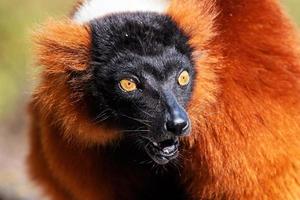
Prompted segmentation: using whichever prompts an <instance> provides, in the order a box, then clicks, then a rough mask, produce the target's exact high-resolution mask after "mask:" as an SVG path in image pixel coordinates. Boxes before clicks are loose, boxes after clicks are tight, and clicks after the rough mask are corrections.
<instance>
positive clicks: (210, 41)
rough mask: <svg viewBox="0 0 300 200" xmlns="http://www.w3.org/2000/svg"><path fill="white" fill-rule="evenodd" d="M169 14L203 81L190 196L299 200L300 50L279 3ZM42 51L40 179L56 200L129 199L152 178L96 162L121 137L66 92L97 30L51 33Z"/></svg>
mask: <svg viewBox="0 0 300 200" xmlns="http://www.w3.org/2000/svg"><path fill="white" fill-rule="evenodd" d="M168 14H169V15H171V16H172V18H173V19H174V20H175V21H176V22H177V23H178V25H179V26H180V27H181V28H182V29H183V30H184V31H185V32H186V33H187V34H189V35H190V36H191V39H190V44H191V45H192V46H193V47H194V49H195V52H194V58H195V61H196V69H197V72H198V73H197V77H196V79H197V81H196V86H195V89H194V93H193V97H192V100H191V102H190V105H189V114H190V117H191V119H192V127H193V129H192V135H191V136H190V137H189V138H188V139H187V140H186V141H184V142H185V144H186V145H185V149H184V154H185V155H184V158H186V159H185V162H184V173H183V174H182V178H183V180H182V181H183V183H184V184H185V186H186V188H187V190H188V192H189V194H190V195H191V196H192V197H193V199H199V200H200V199H233V200H236V199H241V200H243V199H245V200H246V199H248V200H249V199H251V200H252V199H255V200H260V199H268V200H269V199H272V200H296V199H300V54H299V53H300V52H299V42H298V38H297V36H296V33H295V30H294V28H293V25H292V24H291V23H290V22H289V20H288V19H287V18H286V16H285V14H284V13H283V12H282V10H281V9H280V6H279V5H278V3H277V1H275V0H173V1H172V3H171V6H170V8H169V10H168ZM37 44H38V55H39V60H40V64H41V65H43V66H45V70H44V71H43V74H42V82H41V84H40V86H39V87H38V89H37V91H36V93H35V94H34V100H33V103H32V104H31V114H32V126H31V127H32V128H31V154H30V156H29V163H30V170H31V174H32V176H33V177H34V178H35V179H36V180H37V181H39V182H40V183H41V184H43V185H44V187H45V188H46V191H47V193H48V194H49V195H51V196H52V197H53V199H59V200H66V199H80V200H82V199H84V200H85V199H86V200H96V199H103V200H112V199H115V196H114V195H115V192H116V191H119V192H120V193H122V194H123V196H124V199H130V196H131V195H132V193H131V192H134V191H131V190H130V187H133V186H137V185H142V183H143V174H140V173H139V172H135V173H134V174H133V173H132V172H131V171H130V169H123V170H118V169H116V166H109V162H107V160H105V158H101V157H99V155H98V154H96V152H95V145H99V147H97V148H96V149H97V151H101V146H103V145H105V144H107V143H108V142H109V143H111V142H113V141H118V139H119V136H118V134H117V133H116V131H115V130H107V129H106V128H105V127H96V126H94V125H93V124H91V123H90V122H89V121H88V119H87V117H85V116H86V114H85V111H84V110H85V109H84V108H85V105H84V102H80V100H79V102H73V100H74V99H80V95H81V94H80V89H79V90H78V93H76V94H75V95H76V96H75V97H74V96H72V95H70V94H71V92H70V88H69V87H68V85H69V84H67V83H66V80H67V76H68V74H69V73H70V72H71V71H72V70H85V69H86V68H87V67H88V62H89V49H90V36H89V28H88V27H87V26H83V25H76V24H73V23H72V22H70V21H65V22H61V23H50V25H48V26H46V28H45V31H43V32H41V33H40V34H38V37H37ZM88 79H89V77H86V80H88ZM83 81H84V80H83ZM77 84H79V85H78V86H79V88H80V83H77ZM72 94H73V93H72ZM99 132H102V133H103V134H97V133H99ZM107 163H108V164H107ZM116 178H117V179H118V180H119V181H120V180H123V181H121V182H118V184H117V185H116V181H115V180H116ZM128 182H130V184H128Z"/></svg>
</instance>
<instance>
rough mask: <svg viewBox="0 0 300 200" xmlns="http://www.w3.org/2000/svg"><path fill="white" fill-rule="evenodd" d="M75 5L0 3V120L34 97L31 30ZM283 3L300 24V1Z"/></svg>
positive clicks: (66, 1)
mask: <svg viewBox="0 0 300 200" xmlns="http://www.w3.org/2000/svg"><path fill="white" fill-rule="evenodd" d="M73 3H74V0H24V1H20V0H1V1H0V118H1V116H4V114H5V113H7V112H9V111H11V110H12V109H13V108H14V107H15V106H16V104H17V103H19V102H20V100H19V99H20V98H23V97H24V96H26V94H28V93H30V84H31V83H32V81H31V80H32V69H33V68H32V65H33V63H32V58H31V50H30V30H32V29H33V28H34V27H35V26H36V25H37V24H39V23H41V22H42V21H44V20H45V18H47V17H49V16H54V17H56V16H61V15H64V14H66V13H68V11H70V10H71V8H72V5H73ZM282 3H283V4H284V5H285V6H286V8H287V10H288V12H289V13H290V14H291V15H292V16H293V17H294V18H295V19H296V20H297V21H298V22H299V24H300V0H282ZM21 100H22V99H21Z"/></svg>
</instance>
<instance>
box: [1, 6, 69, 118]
mask: <svg viewBox="0 0 300 200" xmlns="http://www.w3.org/2000/svg"><path fill="white" fill-rule="evenodd" d="M73 3H74V1H73V0H65V1H62V0H24V1H20V0H1V1H0V118H1V116H2V115H3V114H5V113H7V112H8V111H10V110H12V109H13V107H15V106H16V104H17V101H20V100H19V98H22V97H24V96H26V94H27V93H30V83H31V79H32V78H31V76H30V74H31V72H32V67H31V66H32V59H31V50H30V32H31V31H32V29H34V27H36V25H37V24H39V23H41V22H42V21H43V20H45V18H47V17H49V16H60V15H62V14H65V13H68V11H69V10H70V9H71V8H72V4H73Z"/></svg>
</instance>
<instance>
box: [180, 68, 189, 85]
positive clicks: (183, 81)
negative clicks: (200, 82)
mask: <svg viewBox="0 0 300 200" xmlns="http://www.w3.org/2000/svg"><path fill="white" fill-rule="evenodd" d="M189 82H190V75H189V73H188V72H187V71H183V72H181V74H180V75H179V77H178V83H179V85H181V86H185V85H187V84H189Z"/></svg>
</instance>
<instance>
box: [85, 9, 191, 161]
mask: <svg viewBox="0 0 300 200" xmlns="http://www.w3.org/2000/svg"><path fill="white" fill-rule="evenodd" d="M90 25H91V31H92V58H91V66H90V73H91V76H92V79H91V81H90V82H89V84H88V86H87V90H86V91H87V98H88V100H87V101H88V102H89V103H88V104H89V110H90V114H91V116H92V118H93V120H94V121H96V122H98V123H103V122H104V123H109V124H111V125H112V126H116V127H118V128H119V129H120V130H121V131H120V132H121V134H122V135H123V136H124V140H126V141H127V143H130V144H128V145H135V146H136V148H137V149H139V151H140V149H142V151H143V152H145V153H146V154H147V155H148V156H150V158H151V159H152V160H153V161H155V162H156V163H158V164H166V163H168V162H169V161H170V160H172V159H175V158H176V157H177V156H178V151H179V150H178V149H179V137H182V136H186V135H188V134H189V131H190V128H191V123H190V120H189V116H188V114H187V112H186V110H185V108H186V106H187V104H188V101H189V99H190V96H191V92H192V88H193V79H194V77H195V71H194V69H193V62H192V58H191V48H190V47H189V45H188V44H187V40H188V38H187V37H186V36H185V35H184V34H183V33H182V32H181V31H180V29H178V28H177V26H176V25H175V24H174V22H172V21H171V19H170V18H169V17H167V16H164V15H159V14H155V13H123V14H118V15H111V16H106V17H104V18H99V19H95V20H93V21H91V23H90Z"/></svg>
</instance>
